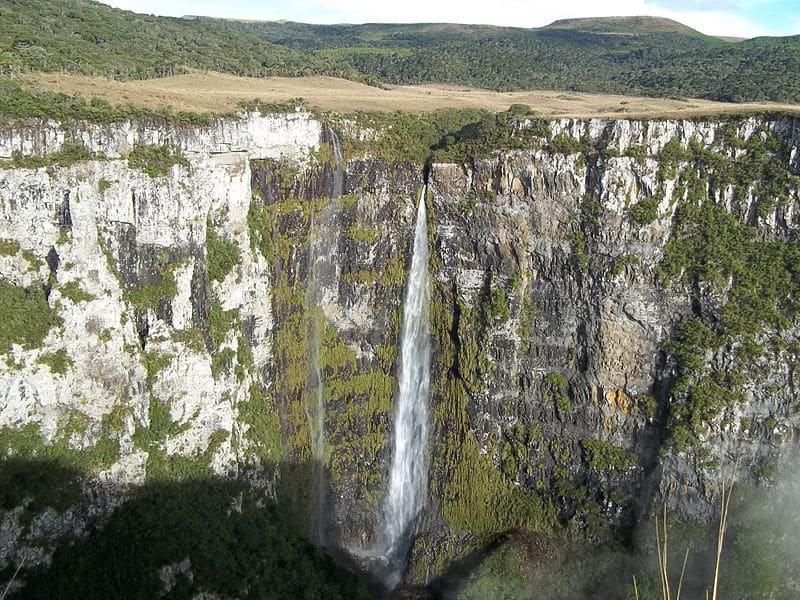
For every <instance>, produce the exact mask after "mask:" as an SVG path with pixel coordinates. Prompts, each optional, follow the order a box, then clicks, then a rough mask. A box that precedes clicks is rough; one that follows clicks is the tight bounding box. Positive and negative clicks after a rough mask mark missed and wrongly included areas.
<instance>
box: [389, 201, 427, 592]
mask: <svg viewBox="0 0 800 600" xmlns="http://www.w3.org/2000/svg"><path fill="white" fill-rule="evenodd" d="M429 302H430V299H429V289H428V229H427V222H426V215H425V188H423V190H422V194H421V196H420V200H419V208H418V210H417V225H416V228H415V231H414V254H413V256H412V259H411V271H410V273H409V275H408V288H407V290H406V299H405V306H404V308H403V331H402V335H401V338H400V373H399V379H398V392H397V406H396V414H395V421H394V454H393V456H392V467H391V472H390V476H389V491H388V494H387V496H386V500H385V504H384V522H385V532H384V534H385V539H384V544H385V545H384V547H383V552H382V557H383V562H384V563H385V565H386V580H387V583H388V584H389V585H390V586H394V585H396V584H397V583H398V581H399V579H400V577H401V575H402V570H403V568H404V567H405V562H406V555H407V554H408V550H409V548H410V546H411V541H412V538H413V534H414V527H415V525H416V519H417V517H418V516H419V514H420V512H421V511H422V508H423V507H424V505H425V500H426V498H427V495H428V462H427V445H428V396H429V392H430V360H431V358H430V339H429V323H428V310H429V306H428V305H429Z"/></svg>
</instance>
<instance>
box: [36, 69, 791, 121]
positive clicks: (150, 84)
mask: <svg viewBox="0 0 800 600" xmlns="http://www.w3.org/2000/svg"><path fill="white" fill-rule="evenodd" d="M26 81H28V82H29V83H30V84H31V85H36V86H39V87H43V88H46V89H49V90H58V91H63V92H67V93H73V94H76V93H77V94H82V95H83V96H85V97H87V98H88V97H93V96H94V97H99V98H103V99H105V100H107V101H109V102H111V103H113V104H135V105H139V106H145V107H149V108H164V107H168V106H169V107H172V108H173V109H175V110H185V111H195V112H211V113H225V112H230V111H233V110H235V109H236V106H237V103H238V102H241V101H243V100H253V99H255V98H259V99H261V100H263V101H266V102H277V101H281V100H288V99H290V98H298V97H300V98H304V99H305V100H306V101H307V102H308V103H309V104H310V105H312V106H315V107H317V108H320V109H322V110H330V111H339V112H349V111H354V110H374V111H394V110H405V111H411V112H424V111H429V110H436V109H441V108H482V109H487V110H491V111H503V110H506V109H508V107H509V106H510V105H511V104H514V103H522V104H528V105H530V106H531V107H532V108H533V109H535V110H536V111H537V114H538V115H539V116H542V117H653V116H672V117H680V116H691V115H705V114H717V113H731V112H737V113H738V112H744V111H765V110H790V111H798V112H800V105H790V104H776V103H770V102H756V103H748V104H728V103H722V102H711V101H708V100H696V99H691V100H685V101H684V100H670V99H665V98H643V97H637V96H616V95H609V94H587V93H579V92H558V91H547V90H537V91H522V92H493V91H488V90H480V89H474V88H466V87H456V86H445V85H419V86H392V87H391V88H390V89H387V90H383V89H379V88H375V87H369V86H366V85H362V84H360V83H355V82H353V81H347V80H344V79H336V78H333V77H302V78H287V77H270V78H266V79H253V78H246V77H236V76H233V75H225V74H222V73H201V72H194V73H190V74H187V75H179V76H176V77H167V78H164V79H148V80H144V81H125V82H122V81H111V80H107V79H98V78H93V77H84V76H79V75H64V74H58V73H55V74H53V73H38V74H33V75H30V76H28V77H27V78H26Z"/></svg>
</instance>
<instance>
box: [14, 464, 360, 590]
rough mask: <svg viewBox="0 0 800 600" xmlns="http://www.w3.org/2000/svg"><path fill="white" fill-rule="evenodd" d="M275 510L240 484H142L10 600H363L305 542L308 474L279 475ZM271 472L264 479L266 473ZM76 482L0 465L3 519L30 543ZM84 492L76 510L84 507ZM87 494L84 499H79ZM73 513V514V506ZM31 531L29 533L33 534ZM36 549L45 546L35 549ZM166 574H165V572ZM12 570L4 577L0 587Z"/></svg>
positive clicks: (49, 471) (27, 575) (60, 546)
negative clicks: (210, 597) (209, 598)
mask: <svg viewBox="0 0 800 600" xmlns="http://www.w3.org/2000/svg"><path fill="white" fill-rule="evenodd" d="M277 469H278V471H279V472H280V473H281V474H282V477H281V481H286V482H288V483H286V484H279V486H278V487H279V488H285V489H278V490H276V494H274V496H276V497H277V498H279V500H278V501H273V500H271V499H270V497H269V496H268V495H267V494H266V493H265V492H264V490H263V489H257V488H255V487H252V486H251V485H250V484H249V483H248V482H247V481H246V480H243V479H239V480H227V479H220V478H211V479H203V480H193V481H163V482H154V483H147V484H145V485H143V486H141V487H138V488H134V489H132V490H131V491H130V493H129V495H128V499H127V500H126V501H125V502H124V503H123V504H122V505H121V506H119V507H118V508H117V509H116V510H114V512H113V513H112V514H111V516H110V518H108V519H107V520H105V521H102V522H98V523H97V526H96V527H94V526H90V527H89V533H88V535H86V536H85V537H77V538H76V537H68V538H61V539H60V540H58V541H57V542H56V543H57V549H56V550H55V553H54V555H53V561H52V565H51V567H50V568H49V569H42V568H39V569H29V568H27V566H26V568H25V569H23V570H22V571H21V572H20V574H19V578H20V580H22V581H24V582H25V585H24V587H22V588H21V589H19V590H17V591H16V593H14V594H11V595H10V596H9V598H41V599H45V598H46V599H53V598H81V599H90V598H98V599H104V600H106V599H109V598H157V597H163V598H170V599H179V598H191V597H194V596H196V595H197V594H199V593H201V592H206V593H213V594H216V595H219V596H223V597H237V598H275V599H284V598H287V599H288V598H309V599H311V598H332V599H335V598H342V599H348V600H349V599H358V598H369V597H370V596H369V594H368V592H367V590H366V587H365V585H364V583H363V582H362V580H361V579H360V578H359V577H358V576H357V575H355V574H353V573H351V572H349V571H347V570H346V569H344V568H343V567H342V566H341V565H340V564H338V563H337V562H335V561H334V559H333V558H332V557H331V556H330V555H329V554H327V553H325V552H324V551H322V550H320V549H318V548H316V547H314V546H313V545H312V544H311V543H310V542H309V541H308V539H307V532H308V521H307V518H306V515H305V514H303V512H304V509H303V508H302V507H303V502H302V498H301V497H300V496H301V495H302V493H303V487H302V485H298V484H292V483H291V482H292V481H296V482H302V481H308V480H307V479H306V478H305V477H304V475H305V471H309V472H310V470H309V469H310V467H309V468H305V467H298V466H297V465H284V464H281V465H278V466H277ZM270 471H271V470H270ZM80 481H81V475H80V473H78V472H76V471H74V470H71V469H69V468H66V467H64V466H63V465H60V464H58V463H53V462H47V461H41V460H27V459H26V460H22V459H9V460H6V461H3V462H2V463H0V500H2V506H1V507H0V508H1V509H2V512H0V520H1V519H2V518H3V517H4V516H6V515H7V511H9V510H11V509H12V508H13V507H15V506H20V505H21V503H27V508H26V510H25V511H24V512H23V514H22V516H21V517H20V520H19V522H20V523H21V524H22V525H23V527H25V528H26V532H27V533H28V534H30V533H31V532H35V529H36V527H37V525H36V523H37V522H38V521H36V520H35V517H36V515H37V514H41V510H42V509H43V508H44V507H47V506H53V507H54V508H56V509H58V510H63V509H65V508H66V506H68V505H71V504H72V501H73V500H74V499H76V498H78V497H80V495H81V494H82V492H81V487H80ZM91 493H92V492H85V493H84V497H83V503H87V502H88V503H89V506H91V503H92V496H91ZM87 494H88V495H87ZM78 506H80V505H78ZM32 525H33V527H34V528H33V529H31V526H32ZM41 545H46V543H43V544H41ZM165 567H166V569H165ZM15 568H16V565H13V566H11V567H9V568H7V569H6V570H5V572H4V573H2V581H3V585H5V581H7V580H8V579H9V578H10V576H11V575H12V574H13V571H14V569H15Z"/></svg>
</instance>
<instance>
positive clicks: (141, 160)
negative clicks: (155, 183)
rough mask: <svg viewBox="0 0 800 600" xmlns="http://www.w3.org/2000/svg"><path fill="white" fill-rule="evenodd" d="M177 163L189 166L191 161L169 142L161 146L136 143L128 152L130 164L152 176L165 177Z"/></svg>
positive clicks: (133, 167)
mask: <svg viewBox="0 0 800 600" xmlns="http://www.w3.org/2000/svg"><path fill="white" fill-rule="evenodd" d="M175 165H181V166H182V167H188V166H189V161H187V160H186V159H185V158H184V157H183V154H182V153H181V150H180V148H174V147H172V146H170V145H169V144H162V145H161V146H144V145H142V144H136V145H134V147H133V150H131V153H130V154H128V166H129V167H131V168H132V169H139V170H140V171H142V172H143V173H147V174H148V175H150V177H164V176H166V175H168V174H169V171H170V169H171V168H172V167H173V166H175Z"/></svg>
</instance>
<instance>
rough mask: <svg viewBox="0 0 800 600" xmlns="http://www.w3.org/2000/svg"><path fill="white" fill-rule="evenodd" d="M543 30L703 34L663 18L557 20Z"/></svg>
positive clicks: (637, 33)
mask: <svg viewBox="0 0 800 600" xmlns="http://www.w3.org/2000/svg"><path fill="white" fill-rule="evenodd" d="M544 29H574V30H575V31H590V32H593V33H620V34H630V35H642V34H648V33H681V34H685V35H694V36H702V35H703V34H702V33H700V32H699V31H697V30H696V29H692V28H691V27H688V26H686V25H684V24H683V23H678V22H677V21H673V20H672V19H665V18H663V17H592V18H587V19H559V20H558V21H553V22H552V23H550V25H547V26H546V27H544Z"/></svg>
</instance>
